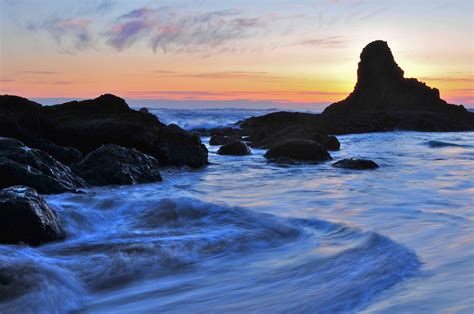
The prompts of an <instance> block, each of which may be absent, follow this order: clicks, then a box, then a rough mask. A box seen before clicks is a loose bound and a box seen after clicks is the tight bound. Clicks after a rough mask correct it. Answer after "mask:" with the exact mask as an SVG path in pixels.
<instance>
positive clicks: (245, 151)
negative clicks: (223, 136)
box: [217, 140, 252, 156]
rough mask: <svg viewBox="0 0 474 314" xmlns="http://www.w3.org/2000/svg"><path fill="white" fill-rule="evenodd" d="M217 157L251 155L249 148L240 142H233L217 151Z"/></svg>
mask: <svg viewBox="0 0 474 314" xmlns="http://www.w3.org/2000/svg"><path fill="white" fill-rule="evenodd" d="M217 153H218V154H219V155H233V156H245V155H250V154H252V152H251V150H250V148H249V147H248V146H247V144H245V143H244V142H242V141H237V140H234V141H232V142H230V143H228V144H225V145H223V146H221V148H219V150H218V151H217Z"/></svg>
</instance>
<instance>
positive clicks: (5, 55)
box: [0, 0, 474, 108]
mask: <svg viewBox="0 0 474 314" xmlns="http://www.w3.org/2000/svg"><path fill="white" fill-rule="evenodd" d="M0 11H1V13H0V14H1V24H0V25H1V34H0V46H1V48H0V49H1V50H0V53H1V63H0V94H16V95H21V96H24V97H28V98H34V99H41V98H91V97H96V96H98V95H100V94H103V93H106V92H107V93H114V94H116V95H118V96H121V97H124V98H127V99H128V100H129V101H130V102H131V103H134V102H139V101H138V100H139V99H145V102H148V103H149V104H156V105H158V106H160V105H164V104H167V105H170V104H172V105H173V106H174V105H175V106H200V107H203V106H204V107H205V106H207V105H211V104H219V105H222V106H229V105H243V106H247V107H258V106H260V107H261V106H263V107H265V106H272V107H275V106H280V107H288V108H291V107H292V106H293V107H294V108H298V107H302V106H305V107H308V108H309V107H311V106H315V107H317V106H318V105H319V106H320V104H325V103H326V104H327V103H330V102H333V101H336V100H340V99H343V98H344V97H345V96H346V95H347V94H348V93H349V92H350V91H351V90H352V88H353V86H354V83H355V80H356V68H357V62H358V59H359V54H360V51H361V50H362V48H363V47H364V46H365V45H366V44H367V43H369V42H371V41H373V40H376V39H383V40H386V41H388V44H389V46H390V47H391V49H392V52H393V54H394V55H395V59H396V61H397V63H398V64H399V65H400V66H401V67H402V69H404V70H405V76H406V77H417V78H418V79H420V80H422V81H424V82H426V83H427V84H428V85H430V86H432V87H437V88H439V89H440V90H441V96H442V97H443V98H444V99H446V100H447V101H449V102H451V103H456V104H465V105H468V106H469V107H473V106H474V25H473V23H474V22H473V20H474V4H473V1H472V0H453V1H448V0H442V1H437V0H432V1H414V0H397V1H384V0H373V1H370V0H367V1H364V0H319V1H303V0H300V1H289V0H287V1H277V0H272V1H270V0H252V1H248V0H242V1H222V0H214V1H205V0H195V1H180V0H172V1H140V0H136V1H125V0H100V1H98V0H81V1H64V0H43V1H39V0H37V1H35V0H0ZM45 101H46V100H45ZM50 101H51V100H50ZM52 101H53V102H54V101H55V100H52ZM40 102H41V101H40ZM46 102H47V101H46Z"/></svg>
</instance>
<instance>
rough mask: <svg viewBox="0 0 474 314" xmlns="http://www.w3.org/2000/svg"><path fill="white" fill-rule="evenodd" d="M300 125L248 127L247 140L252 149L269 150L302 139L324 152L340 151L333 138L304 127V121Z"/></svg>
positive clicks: (272, 124)
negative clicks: (284, 142) (318, 146)
mask: <svg viewBox="0 0 474 314" xmlns="http://www.w3.org/2000/svg"><path fill="white" fill-rule="evenodd" d="M303 117H304V115H303ZM275 118H277V116H275ZM275 122H276V121H275ZM296 123H300V122H296ZM301 123H302V124H295V125H290V126H287V127H283V128H282V125H283V124H282V123H278V122H277V123H274V122H273V121H272V122H271V123H269V124H265V123H263V124H261V125H254V126H253V127H250V130H249V132H248V133H249V134H250V137H249V140H250V142H251V145H252V146H253V147H259V148H269V147H271V146H272V145H275V144H277V143H280V142H282V141H285V140H290V139H303V140H309V141H314V142H317V143H318V144H320V145H321V146H322V147H323V148H325V149H326V150H339V149H340V146H341V144H340V143H339V140H338V139H337V138H336V137H335V136H332V135H326V134H324V133H320V132H318V131H315V130H313V129H312V128H311V127H309V126H308V125H305V122H304V119H303V121H301ZM244 128H245V129H248V128H247V126H244Z"/></svg>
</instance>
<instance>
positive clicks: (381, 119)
mask: <svg viewBox="0 0 474 314" xmlns="http://www.w3.org/2000/svg"><path fill="white" fill-rule="evenodd" d="M240 126H241V128H242V133H243V134H244V135H249V136H250V140H251V141H252V145H254V146H255V145H256V146H258V145H259V143H260V142H261V141H262V138H263V139H264V140H265V141H268V140H271V139H272V138H273V137H275V134H281V132H286V131H285V130H293V129H295V128H297V129H300V130H303V131H302V133H304V134H310V133H311V132H317V133H321V134H326V135H329V134H333V135H339V134H350V133H369V132H386V131H394V130H409V131H425V132H448V131H472V130H474V113H472V112H469V111H467V110H466V109H465V108H464V107H463V106H462V105H451V104H448V103H447V102H446V101H444V100H443V99H441V98H440V93H439V90H438V89H436V88H431V87H429V86H427V85H426V84H425V83H423V82H420V81H418V80H417V79H414V78H405V77H404V72H403V70H402V69H401V68H400V67H399V66H398V64H397V63H396V62H395V58H394V56H393V54H392V51H391V50H390V48H389V46H388V44H387V42H385V41H382V40H377V41H374V42H371V43H370V44H368V45H367V46H366V47H365V48H364V49H363V50H362V53H361V55H360V62H359V65H358V69H357V82H356V84H355V87H354V90H353V91H352V93H350V95H349V96H348V97H347V98H346V99H344V100H342V101H339V102H336V103H334V104H332V105H330V106H329V107H327V108H326V109H325V110H324V112H323V113H322V114H310V113H297V112H274V113H271V114H268V115H265V116H260V117H252V118H249V119H246V120H244V121H242V122H241V123H240ZM303 138H304V136H303Z"/></svg>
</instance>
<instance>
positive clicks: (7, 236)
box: [0, 186, 65, 245]
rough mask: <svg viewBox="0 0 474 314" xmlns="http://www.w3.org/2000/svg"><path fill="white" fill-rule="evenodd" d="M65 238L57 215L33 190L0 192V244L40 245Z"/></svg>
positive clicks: (20, 189)
mask: <svg viewBox="0 0 474 314" xmlns="http://www.w3.org/2000/svg"><path fill="white" fill-rule="evenodd" d="M64 237H65V232H64V229H63V227H62V226H61V223H60V221H59V219H58V217H57V216H56V213H55V212H54V211H53V210H52V209H51V208H49V206H48V205H47V204H46V203H45V202H44V200H43V198H42V197H41V196H39V195H38V193H36V191H35V190H34V189H31V188H28V187H25V186H13V187H9V188H6V189H3V190H0V243H2V244H18V243H26V244H30V245H40V244H42V243H47V242H51V241H55V240H61V239H64Z"/></svg>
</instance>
